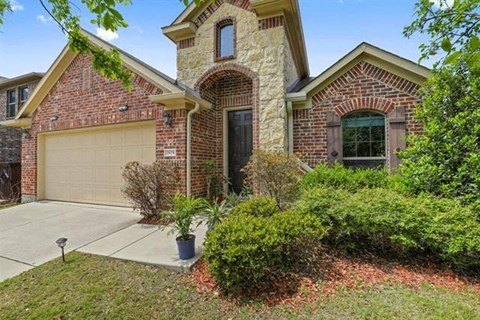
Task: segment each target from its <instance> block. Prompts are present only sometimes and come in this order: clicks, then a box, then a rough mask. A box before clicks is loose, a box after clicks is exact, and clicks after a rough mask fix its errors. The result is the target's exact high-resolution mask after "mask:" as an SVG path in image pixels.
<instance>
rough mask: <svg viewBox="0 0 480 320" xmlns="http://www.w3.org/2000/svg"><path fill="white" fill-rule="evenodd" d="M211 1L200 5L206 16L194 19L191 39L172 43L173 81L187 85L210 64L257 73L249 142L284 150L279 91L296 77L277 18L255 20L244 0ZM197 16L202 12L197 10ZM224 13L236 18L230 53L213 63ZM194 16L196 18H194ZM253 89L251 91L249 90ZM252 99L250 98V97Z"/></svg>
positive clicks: (283, 107)
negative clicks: (175, 78)
mask: <svg viewBox="0 0 480 320" xmlns="http://www.w3.org/2000/svg"><path fill="white" fill-rule="evenodd" d="M222 2H223V1H217V2H216V3H214V4H212V5H211V6H210V7H209V9H207V10H206V12H208V15H205V18H202V19H200V20H199V21H197V22H196V23H197V26H198V30H197V33H196V37H195V39H194V40H192V39H188V40H186V41H182V42H180V43H179V44H178V53H177V69H178V79H179V81H181V82H183V83H185V84H186V85H188V86H190V87H196V86H198V85H199V82H198V79H202V76H203V75H204V74H206V73H208V72H209V70H211V69H212V68H220V67H221V66H222V65H225V66H227V68H228V66H229V65H232V64H235V65H238V66H243V67H245V68H247V69H249V70H251V72H253V73H254V74H255V75H256V76H257V77H258V82H259V86H258V108H257V109H255V108H254V113H256V114H254V122H255V119H256V121H257V128H254V136H255V141H254V146H255V147H256V148H262V149H270V150H284V149H285V148H286V146H287V144H288V139H287V130H286V128H287V119H286V118H287V114H286V103H285V92H286V89H287V87H288V85H289V84H291V83H292V82H293V81H295V80H296V79H297V78H298V75H297V71H296V70H295V68H294V64H293V59H292V57H291V54H290V49H289V47H288V39H287V35H286V32H285V28H284V27H283V19H282V18H281V17H279V18H277V19H270V22H268V21H267V22H265V21H259V20H258V18H257V16H256V14H255V13H254V12H253V10H251V8H250V6H249V4H248V3H247V1H230V2H232V3H233V4H230V3H227V2H223V3H222ZM202 16H203V15H202ZM225 17H230V18H233V19H234V21H236V28H235V29H236V56H235V58H234V59H230V60H226V61H219V62H215V54H214V49H215V25H216V22H217V21H221V20H222V19H224V18H225ZM197 20H198V19H197ZM254 91H255V90H254ZM254 99H255V97H254Z"/></svg>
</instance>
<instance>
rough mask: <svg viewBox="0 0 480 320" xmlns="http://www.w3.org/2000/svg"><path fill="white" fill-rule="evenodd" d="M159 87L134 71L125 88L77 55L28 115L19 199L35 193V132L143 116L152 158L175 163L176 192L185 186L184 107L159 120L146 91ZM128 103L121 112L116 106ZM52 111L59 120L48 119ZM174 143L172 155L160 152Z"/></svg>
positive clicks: (159, 113)
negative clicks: (152, 130)
mask: <svg viewBox="0 0 480 320" xmlns="http://www.w3.org/2000/svg"><path fill="white" fill-rule="evenodd" d="M161 92H162V91H161V89H160V88H157V87H156V86H155V85H153V84H151V83H149V82H148V81H147V80H145V79H143V78H142V77H140V76H138V75H135V76H134V78H133V79H132V90H131V92H128V90H126V89H125V88H124V87H123V86H122V84H121V83H120V82H119V81H111V80H108V79H106V78H104V77H102V76H100V75H99V74H98V73H97V72H96V71H94V70H93V68H92V61H91V58H90V57H88V56H85V55H79V56H77V57H76V58H75V59H74V61H73V62H72V63H71V64H70V66H69V67H68V68H67V70H66V71H65V73H64V74H63V75H62V76H61V77H60V79H59V81H58V82H57V83H56V85H55V86H54V87H53V88H52V89H51V91H50V93H49V94H48V95H47V96H46V98H45V99H44V100H43V101H42V103H41V104H40V106H39V107H38V109H37V110H36V111H35V113H34V114H33V119H32V127H31V129H30V136H31V138H29V139H23V145H22V199H23V200H34V199H35V198H36V195H37V134H38V133H41V132H50V131H56V130H67V129H76V128H88V127H93V126H100V125H109V124H120V123H127V122H134V121H142V120H156V133H157V141H156V153H157V160H161V161H168V162H171V163H172V164H174V165H177V166H179V174H180V177H179V178H180V186H179V188H180V191H185V186H186V183H185V165H186V161H185V159H186V152H185V148H186V144H185V143H186V111H185V110H176V111H170V114H171V116H172V127H168V126H166V125H165V124H164V122H163V108H162V107H161V106H159V105H157V104H154V103H152V102H151V101H150V100H149V99H148V96H149V95H153V94H160V93H161ZM125 104H126V105H128V106H129V109H128V111H126V112H120V111H119V110H118V107H119V106H120V105H125ZM52 115H58V117H59V118H58V120H57V121H55V122H52V121H50V117H51V116H52ZM167 147H175V148H176V151H177V152H176V153H177V155H176V158H174V159H170V158H169V159H168V160H167V159H165V158H164V156H163V151H164V149H165V148H167Z"/></svg>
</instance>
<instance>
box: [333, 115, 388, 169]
mask: <svg viewBox="0 0 480 320" xmlns="http://www.w3.org/2000/svg"><path fill="white" fill-rule="evenodd" d="M342 137H343V160H344V161H343V162H344V164H345V165H346V166H353V167H379V166H384V165H385V158H386V148H385V116H384V115H383V114H380V113H377V112H374V111H358V112H354V113H350V114H348V115H346V116H345V117H343V118H342Z"/></svg>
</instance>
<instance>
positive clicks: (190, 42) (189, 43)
mask: <svg viewBox="0 0 480 320" xmlns="http://www.w3.org/2000/svg"><path fill="white" fill-rule="evenodd" d="M194 46H195V38H188V39H183V40H180V41H178V42H177V49H179V50H180V49H186V48H191V47H194Z"/></svg>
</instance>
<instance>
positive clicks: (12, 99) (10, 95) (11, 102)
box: [7, 90, 17, 118]
mask: <svg viewBox="0 0 480 320" xmlns="http://www.w3.org/2000/svg"><path fill="white" fill-rule="evenodd" d="M16 113H17V90H8V91H7V118H13V117H15V114H16Z"/></svg>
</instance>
